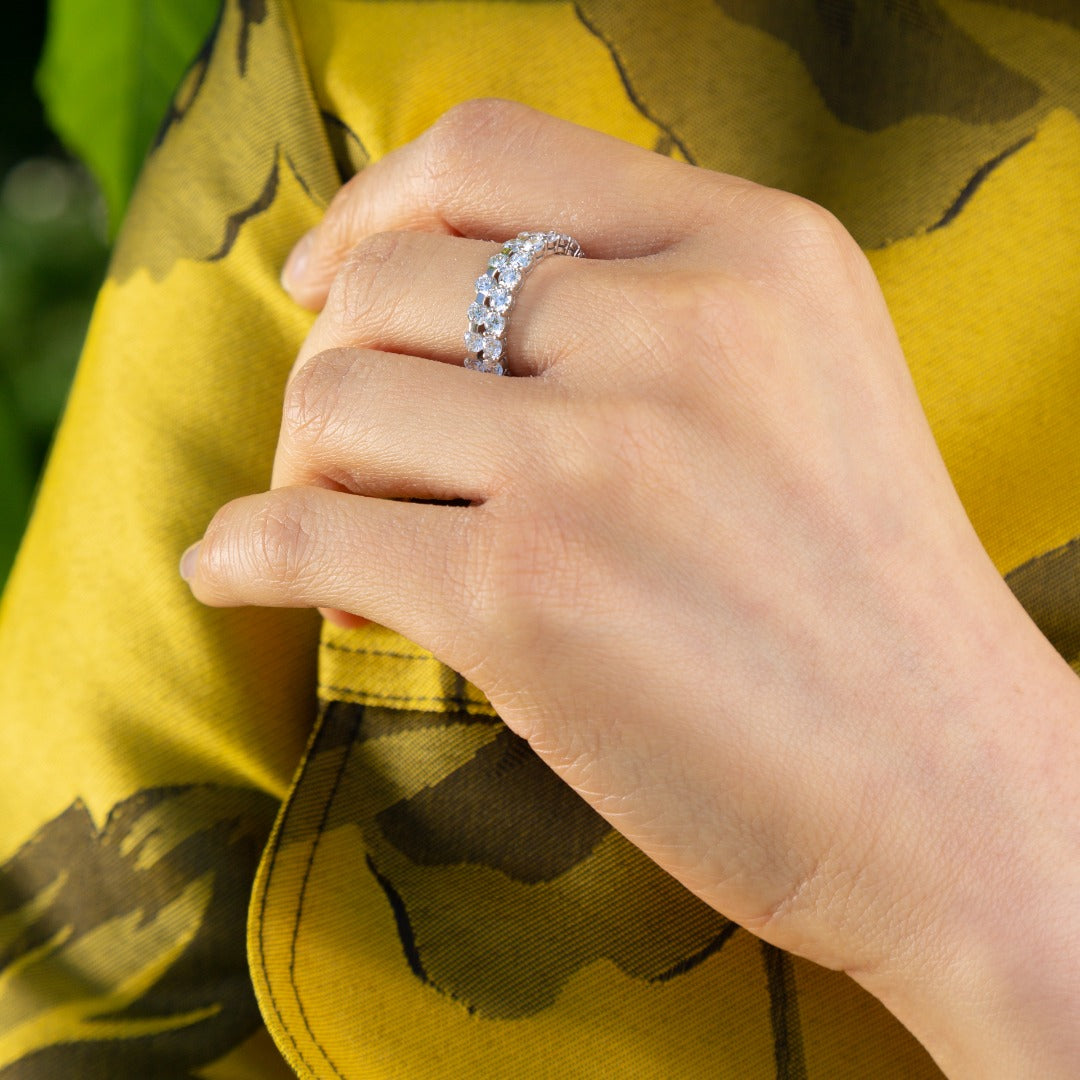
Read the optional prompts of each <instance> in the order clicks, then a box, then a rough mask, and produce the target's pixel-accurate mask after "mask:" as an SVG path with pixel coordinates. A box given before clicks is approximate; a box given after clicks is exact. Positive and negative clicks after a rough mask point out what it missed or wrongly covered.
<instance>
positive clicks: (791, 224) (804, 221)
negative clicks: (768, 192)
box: [770, 192, 858, 275]
mask: <svg viewBox="0 0 1080 1080" xmlns="http://www.w3.org/2000/svg"><path fill="white" fill-rule="evenodd" d="M770 209H771V221H770V226H771V227H770V233H771V240H772V242H773V245H774V250H775V251H776V252H777V255H778V256H779V257H780V259H781V260H782V261H783V262H784V263H785V264H788V265H792V264H794V266H795V267H797V268H801V269H803V270H805V271H809V272H810V273H813V274H815V275H816V274H820V273H821V272H822V270H823V269H828V268H830V267H834V266H838V265H842V264H844V263H845V262H846V261H847V260H848V259H849V258H850V256H851V253H852V249H853V248H854V249H855V250H858V247H857V245H856V244H855V241H854V239H852V236H851V234H850V233H849V232H848V231H847V229H845V228H844V226H843V225H842V224H841V222H840V220H839V219H838V218H837V217H836V216H835V215H834V214H832V213H831V212H830V211H828V210H826V209H825V207H823V206H820V205H819V204H818V203H815V202H811V201H810V200H809V199H804V198H802V197H801V196H799V195H792V194H790V193H788V192H779V193H777V194H776V196H775V198H774V200H773V204H772V206H771V208H770Z"/></svg>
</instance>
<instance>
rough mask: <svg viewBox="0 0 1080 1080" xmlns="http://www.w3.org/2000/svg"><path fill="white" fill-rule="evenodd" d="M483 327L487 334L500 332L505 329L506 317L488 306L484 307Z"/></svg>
mask: <svg viewBox="0 0 1080 1080" xmlns="http://www.w3.org/2000/svg"><path fill="white" fill-rule="evenodd" d="M482 321H483V323H484V329H485V330H486V331H487V332H488V333H489V334H501V333H502V332H503V330H505V329H506V319H505V317H504V316H502V315H500V314H499V313H498V312H497V311H492V310H491V309H490V308H485V309H484V318H483V320H482Z"/></svg>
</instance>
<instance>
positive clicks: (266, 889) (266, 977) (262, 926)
mask: <svg viewBox="0 0 1080 1080" xmlns="http://www.w3.org/2000/svg"><path fill="white" fill-rule="evenodd" d="M323 723H325V714H324V717H323V719H322V722H321V723H320V730H319V734H321V732H322V724H323ZM354 727H355V724H354ZM354 734H355V731H354ZM317 744H318V734H317V735H316V736H315V737H314V738H313V739H312V742H311V749H310V751H309V753H308V756H307V759H306V761H305V762H304V767H303V769H302V770H301V773H300V777H299V778H298V780H297V783H296V786H295V788H294V790H293V795H294V797H295V794H296V792H298V791H299V790H300V788H301V786H302V784H303V781H304V775H305V774H306V773H307V771H308V768H309V767H310V765H311V762H312V761H313V760H314V758H315V755H316V746H317ZM354 744H355V743H354V740H350V743H349V748H348V750H347V751H346V752H345V753H344V754H343V755H342V763H341V767H340V768H339V769H338V774H337V776H336V777H335V778H334V784H333V787H332V788H331V791H330V794H329V796H328V797H327V800H326V804H325V806H324V807H323V818H322V821H321V822H320V823H319V830H318V832H317V834H316V837H315V840H314V842H313V843H312V846H311V851H310V852H309V853H308V862H307V866H306V867H305V868H304V881H303V884H302V886H301V889H300V894H299V898H298V901H297V907H296V917H295V921H294V923H293V937H292V943H291V946H290V956H289V984H290V985H291V986H292V988H293V995H294V997H295V998H296V1003H297V1005H298V1007H299V1009H300V1015H301V1017H302V1018H303V1021H304V1027H305V1028H306V1029H307V1032H308V1034H309V1035H310V1036H311V1040H312V1042H313V1043H314V1044H315V1046H316V1047H317V1048H318V1050H319V1051H320V1053H321V1054H322V1055H323V1057H324V1058H325V1059H326V1061H327V1063H328V1064H329V1066H330V1068H331V1069H333V1070H334V1074H335V1075H336V1076H337V1077H339V1080H347V1078H346V1077H345V1076H344V1074H343V1073H342V1072H341V1071H340V1070H339V1069H338V1067H337V1065H335V1064H334V1061H333V1059H332V1058H331V1057H330V1055H329V1054H328V1053H327V1052H326V1048H325V1047H324V1046H323V1045H322V1043H321V1042H320V1041H319V1039H318V1038H317V1037H316V1035H315V1033H314V1032H313V1031H312V1030H311V1025H310V1024H309V1023H308V1019H307V1013H306V1012H305V1011H304V1005H303V1002H302V1001H301V1000H300V992H299V989H298V987H297V985H296V981H295V978H294V975H295V960H296V937H297V934H298V933H299V928H300V908H301V907H302V906H303V896H304V891H305V890H306V888H307V881H308V877H309V876H310V874H311V867H312V864H313V863H314V861H315V853H316V851H317V850H318V846H319V841H320V840H321V838H322V827H323V825H325V824H326V818H327V816H328V814H329V808H330V804H331V802H332V801H333V798H334V795H335V794H336V792H337V789H338V785H339V784H340V783H341V778H342V776H343V775H344V773H345V766H346V764H347V763H348V760H349V756H350V754H351V753H352V748H353V746H354ZM292 809H293V804H292V802H290V803H289V805H288V807H287V808H286V810H285V817H284V818H283V819H282V822H281V828H280V829H279V831H278V834H277V836H276V838H275V840H274V846H273V850H272V851H271V853H270V865H269V866H268V867H267V870H266V883H265V885H264V886H263V894H262V899H261V901H260V903H259V967H260V968H261V969H262V976H263V983H264V985H265V986H266V989H267V993H268V995H269V997H270V1005H271V1007H272V1008H273V1010H274V1015H275V1016H276V1017H277V1020H278V1023H279V1024H280V1025H281V1030H282V1031H284V1032H285V1034H286V1035H288V1037H289V1041H290V1042H291V1043H292V1044H293V1049H294V1050H295V1051H296V1056H297V1057H298V1058H299V1059H300V1060H301V1061H302V1062H303V1064H304V1067H305V1068H306V1069H307V1070H308V1072H309V1073H311V1075H312V1076H318V1073H317V1072H316V1070H315V1069H314V1068H312V1066H311V1063H310V1062H309V1061H308V1060H307V1058H306V1057H304V1054H303V1052H302V1051H301V1049H300V1045H299V1043H297V1041H296V1036H295V1035H294V1034H293V1032H292V1029H291V1028H290V1027H289V1024H288V1021H287V1020H286V1019H285V1017H284V1015H283V1014H282V1011H281V1007H280V1006H279V1004H278V996H277V994H276V993H275V991H274V983H273V981H272V980H271V978H270V972H269V970H268V968H267V963H266V904H267V897H268V896H269V894H270V882H271V880H272V879H273V877H274V867H275V865H276V863H277V857H278V853H279V852H280V851H281V842H282V837H284V835H285V826H286V824H287V822H288V818H289V816H290V814H291V813H292Z"/></svg>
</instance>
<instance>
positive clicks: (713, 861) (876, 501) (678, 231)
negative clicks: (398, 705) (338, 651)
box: [186, 102, 1080, 1076]
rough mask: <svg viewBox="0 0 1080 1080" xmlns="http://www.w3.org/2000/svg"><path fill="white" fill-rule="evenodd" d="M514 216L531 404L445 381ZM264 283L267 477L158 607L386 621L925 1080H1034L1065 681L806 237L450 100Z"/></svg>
mask: <svg viewBox="0 0 1080 1080" xmlns="http://www.w3.org/2000/svg"><path fill="white" fill-rule="evenodd" d="M527 229H557V230H559V231H561V232H565V233H569V234H571V235H573V236H574V237H575V238H576V239H577V240H578V241H579V242H580V243H581V245H582V247H583V248H584V250H585V253H586V255H587V256H588V258H587V259H570V258H558V257H552V258H548V259H546V260H545V261H544V262H543V263H541V264H540V265H539V266H537V267H536V268H535V269H534V270H533V271H532V272H531V273H530V274H529V276H528V278H527V279H526V281H525V282H524V285H523V287H522V290H521V294H520V298H519V300H518V302H517V304H516V306H515V308H514V310H513V313H512V317H511V319H510V322H509V326H508V331H507V353H508V356H509V357H510V367H511V369H512V371H513V373H514V374H515V375H517V376H532V377H518V378H497V377H489V376H484V375H478V374H476V373H474V372H471V371H467V370H463V369H462V368H461V366H460V364H461V360H462V356H463V355H464V347H463V344H462V332H463V330H464V329H465V325H466V314H465V313H466V308H467V307H468V305H469V303H470V301H471V300H472V299H473V291H474V286H473V283H474V281H475V279H476V278H477V276H478V275H479V274H481V273H482V272H483V269H484V266H485V264H486V263H487V260H488V259H489V258H490V256H491V255H493V254H494V253H495V252H497V251H498V249H499V244H498V243H493V242H492V241H501V240H503V239H505V238H507V237H510V236H513V235H515V234H516V233H517V232H519V231H521V230H527ZM286 281H287V283H288V284H289V287H290V289H291V291H292V292H293V294H294V296H296V297H297V298H298V299H299V300H301V301H302V302H304V303H306V304H307V305H309V306H311V307H314V308H319V307H322V314H321V315H320V317H319V318H318V320H317V322H316V324H315V326H314V328H313V330H312V332H311V335H310V336H309V338H308V340H307V341H306V342H305V344H304V347H303V349H302V351H301V353H300V357H299V359H298V361H297V364H296V366H295V368H294V370H293V373H292V376H291V378H290V381H289V385H288V387H287V390H286V395H285V406H284V418H283V423H282V430H281V438H280V442H279V445H278V452H277V458H276V461H275V463H274V475H273V490H271V491H270V492H267V493H265V494H260V495H252V496H250V497H248V498H244V499H239V500H236V501H235V502H232V503H230V504H228V505H227V506H224V507H223V508H222V509H221V510H220V511H219V512H218V514H217V515H216V516H215V518H214V520H213V521H212V522H211V524H210V526H209V528H208V529H207V532H206V535H205V537H204V539H203V541H202V543H201V545H200V546H199V547H198V549H197V550H196V551H194V552H192V553H191V554H190V555H189V557H188V558H187V560H186V564H187V571H188V576H189V578H190V583H191V587H192V589H193V591H194V593H195V595H196V596H197V597H198V598H199V599H200V600H202V601H203V602H205V603H209V604H217V605H230V604H261V605H293V606H296V605H303V606H315V605H323V606H326V607H332V608H336V609H340V610H341V611H343V612H348V613H351V614H352V615H353V616H360V617H363V618H368V619H374V620H376V621H378V622H380V623H383V624H385V625H387V626H389V627H392V628H393V629H395V630H397V631H400V632H401V633H402V634H404V635H406V636H407V637H409V638H411V639H413V640H414V641H416V642H417V643H419V644H421V645H423V646H425V647H426V648H428V649H430V650H431V651H432V652H433V653H435V655H437V656H438V657H439V658H440V659H442V660H443V661H445V662H446V663H447V664H449V665H451V666H452V667H453V668H455V669H456V670H458V671H459V672H461V673H463V674H464V675H466V676H467V677H468V678H469V679H470V680H471V681H472V682H474V683H475V684H476V685H477V686H478V687H479V688H480V689H481V690H483V691H484V692H485V693H486V694H487V695H488V697H489V698H490V700H491V702H492V704H493V705H494V706H495V708H496V709H497V710H498V712H499V715H500V716H501V717H502V718H503V719H504V720H505V721H506V723H507V724H508V725H509V726H510V727H511V728H512V729H513V730H514V731H516V732H518V733H519V734H521V735H523V736H524V737H526V738H527V739H528V740H529V742H530V743H531V745H532V746H533V748H534V749H535V750H536V751H537V753H539V754H540V756H541V757H542V758H543V759H544V760H545V761H546V762H547V763H548V764H549V765H550V766H551V767H552V768H553V769H555V770H556V771H557V772H558V773H559V775H560V776H562V777H563V778H564V779H565V780H566V781H567V783H569V784H571V785H572V786H573V787H574V788H575V789H576V790H577V791H578V792H579V793H580V794H581V795H582V796H583V797H584V798H586V799H587V800H589V802H591V803H592V805H593V806H595V807H596V809H597V810H599V811H600V813H602V814H603V815H604V816H605V817H606V818H607V819H608V820H609V821H610V822H611V823H612V824H613V825H614V826H615V827H616V828H618V829H619V830H620V831H622V832H623V833H624V834H625V835H626V836H627V837H629V839H630V840H632V841H633V842H634V843H636V844H638V845H639V846H640V847H641V848H642V849H643V850H644V851H645V852H646V853H647V854H648V855H650V856H651V857H652V858H653V859H655V860H656V861H657V862H658V863H659V864H660V865H661V866H663V867H664V868H666V869H667V870H668V871H669V872H670V873H672V874H673V875H675V876H676V877H677V878H678V879H679V880H681V881H682V882H684V883H685V884H686V885H687V886H688V887H689V888H690V889H692V890H693V891H694V892H695V893H697V894H698V895H699V896H700V897H702V898H703V899H704V900H706V901H707V902H708V903H710V904H712V905H713V906H714V907H716V908H717V909H718V910H720V911H721V912H723V913H724V914H725V915H728V916H729V917H731V918H733V919H735V920H737V921H738V922H740V923H741V924H742V925H744V926H746V927H747V928H749V929H751V930H753V931H754V932H756V933H758V934H760V935H761V936H762V937H763V938H766V939H767V940H769V941H771V942H772V943H774V944H776V945H779V946H782V947H784V948H787V949H791V950H793V951H795V952H798V953H801V954H803V955H805V956H807V957H810V958H811V959H813V960H816V961H818V962H820V963H824V964H827V965H830V966H834V967H842V968H844V969H846V970H849V971H851V972H852V974H854V975H855V976H856V977H857V978H859V979H860V981H862V982H863V983H864V984H865V985H867V986H868V987H869V988H870V989H871V990H873V991H874V992H875V993H877V994H879V996H881V997H882V998H883V1000H884V1001H885V1002H886V1004H887V1005H888V1006H889V1007H890V1008H892V1009H893V1010H894V1011H895V1012H896V1013H897V1014H898V1015H899V1016H900V1017H901V1019H903V1020H904V1021H905V1022H906V1023H908V1024H909V1026H911V1027H912V1029H913V1030H914V1031H915V1033H916V1034H917V1035H918V1036H919V1037H920V1038H922V1039H923V1040H924V1041H925V1042H926V1043H927V1044H928V1046H929V1047H930V1049H931V1051H932V1052H934V1053H935V1054H936V1055H937V1057H938V1059H939V1061H940V1062H941V1064H942V1065H943V1066H944V1067H945V1068H946V1069H948V1070H951V1071H953V1072H954V1074H955V1075H958V1076H959V1075H978V1076H992V1075H1001V1076H1005V1075H1008V1076H1021V1075H1027V1072H1026V1071H1024V1070H1026V1069H1028V1068H1030V1069H1031V1070H1032V1073H1031V1074H1032V1075H1035V1071H1036V1068H1035V1066H1036V1065H1037V1066H1038V1069H1037V1071H1038V1074H1039V1075H1041V1076H1050V1075H1057V1073H1055V1072H1054V1071H1053V1070H1054V1069H1057V1070H1058V1071H1059V1072H1060V1074H1061V1075H1065V1073H1064V1071H1062V1069H1063V1067H1065V1066H1066V1065H1067V1061H1068V1060H1072V1059H1071V1054H1072V1053H1076V1052H1078V1045H1077V1041H1076V1040H1077V1038H1080V1037H1077V1036H1075V1034H1071V1035H1067V1032H1066V1029H1065V1028H1059V1029H1055V1030H1057V1031H1058V1033H1059V1035H1061V1036H1062V1038H1066V1036H1067V1039H1071V1040H1072V1042H1071V1046H1068V1047H1065V1048H1064V1049H1063V1048H1062V1043H1061V1041H1060V1039H1059V1040H1058V1042H1056V1043H1055V1040H1054V1039H1053V1038H1052V1037H1050V1036H1049V1035H1047V1032H1046V1031H1045V1030H1044V1026H1040V1025H1045V1015H1046V1009H1047V1008H1048V1004H1047V1003H1048V1002H1050V1001H1054V1002H1061V1001H1062V1000H1064V1002H1065V1003H1066V1005H1068V1003H1069V1002H1070V1001H1071V1007H1072V1008H1076V1007H1077V1004H1078V1002H1080V991H1078V982H1080V979H1078V978H1077V976H1076V967H1077V964H1078V963H1080V959H1078V958H1080V951H1078V944H1080V943H1078V939H1080V930H1078V928H1077V918H1078V917H1077V906H1076V902H1075V901H1076V895H1077V892H1076V890H1077V887H1078V886H1080V874H1078V872H1077V869H1076V866H1077V862H1078V860H1077V852H1078V842H1077V825H1076V822H1077V820H1080V813H1078V811H1080V796H1078V793H1077V783H1076V777H1077V776H1078V775H1080V750H1078V741H1077V731H1078V729H1080V722H1077V721H1078V717H1080V706H1078V700H1080V693H1078V689H1077V688H1078V686H1080V684H1078V683H1077V680H1076V678H1075V676H1074V675H1073V673H1072V672H1071V671H1070V670H1069V668H1068V667H1067V666H1066V665H1065V664H1064V662H1063V661H1062V660H1061V659H1060V658H1059V657H1058V656H1057V654H1056V653H1055V652H1054V651H1053V649H1052V648H1051V647H1050V645H1049V644H1048V643H1047V642H1046V641H1045V639H1044V638H1043V637H1042V636H1041V635H1040V634H1039V633H1038V631H1037V630H1036V629H1035V627H1034V625H1033V624H1032V623H1031V622H1030V621H1029V620H1028V619H1027V617H1026V615H1025V614H1024V612H1023V610H1022V609H1021V608H1020V607H1019V605H1018V604H1017V603H1016V601H1015V600H1014V599H1013V597H1012V595H1011V593H1010V592H1009V590H1008V589H1007V587H1006V586H1005V585H1004V583H1003V582H1002V580H1001V577H1000V575H999V574H998V573H997V572H996V570H995V569H994V567H993V565H992V564H991V562H990V560H989V558H988V557H987V555H986V553H985V552H984V550H983V548H982V547H981V545H980V543H979V541H978V539H977V537H976V536H975V534H974V532H973V530H972V528H971V526H970V524H969V522H968V520H967V517H966V515H965V513H964V510H963V508H962V506H961V505H960V503H959V500H958V498H957V496H956V494H955V491H954V490H953V487H952V484H951V482H950V480H949V477H948V475H947V473H946V470H945V468H944V465H943V463H942V461H941V459H940V457H939V454H938V451H937V448H936V446H935V444H934V440H933V438H932V436H931V433H930V431H929V428H928V425H927V422H926V419H925V417H924V414H923V411H922V409H921V407H920V404H919V401H918V399H917V397H916V394H915V391H914V388H913V386H912V383H911V380H910V377H909V375H908V371H907V367H906V365H905V362H904V358H903V355H902V353H901V350H900V346H899V344H898V341H897V338H896V335H895V332H894V330H893V327H892V323H891V321H890V318H889V314H888V312H887V310H886V307H885V304H884V301H883V299H882V296H881V294H880V291H879V289H878V286H877V283H876V281H875V279H874V276H873V273H872V272H871V270H870V268H869V266H868V264H867V262H866V260H865V259H864V258H863V256H862V254H861V252H860V251H859V249H858V248H857V246H856V245H855V243H854V242H853V241H852V240H851V238H850V237H849V236H848V234H847V233H846V232H845V230H844V229H843V228H842V226H841V225H840V224H839V223H838V222H837V221H836V220H835V219H834V218H832V217H831V216H830V215H829V214H828V213H827V212H825V211H824V210H822V209H821V208H820V207H818V206H815V205H813V204H811V203H809V202H806V201H805V200H803V199H800V198H797V197H795V196H793V195H788V194H785V193H782V192H779V191H774V190H770V189H766V188H763V187H759V186H757V185H755V184H753V183H750V182H748V181H745V180H740V179H736V178H733V177H730V176H724V175H720V174H716V173H712V172H707V171H704V170H700V169H696V168H692V167H690V166H686V165H681V164H678V163H676V162H673V161H670V160H668V159H666V158H663V157H660V156H658V155H655V154H652V153H648V152H646V151H643V150H639V149H637V148H634V147H631V146H628V145H626V144H624V143H622V142H619V141H617V140H614V139H611V138H608V137H606V136H603V135H600V134H597V133H595V132H591V131H588V130H585V129H582V128H579V127H575V126H573V125H571V124H568V123H565V122H562V121H559V120H555V119H552V118H551V117H548V116H544V115H542V114H539V113H536V112H533V111H531V110H529V109H526V108H524V107H522V106H517V105H513V104H510V103H506V102H474V103H470V104H467V105H463V106H460V107H458V108H456V109H454V110H452V111H451V112H450V113H448V114H447V115H446V116H444V117H443V118H442V119H441V120H440V121H439V122H438V123H437V124H436V125H435V126H434V127H433V128H431V129H430V130H429V131H428V132H427V133H426V134H425V135H424V136H422V137H421V138H420V139H418V140H417V141H415V142H414V143H411V144H409V145H407V146H405V147H403V148H401V149H400V150H398V151H396V152H395V153H393V154H390V155H389V156H388V157H387V158H385V159H384V160H383V161H381V162H379V163H378V164H376V165H374V166H372V167H371V168H369V169H367V170H366V171H365V172H363V173H362V174H360V175H359V176H357V177H356V178H355V179H354V180H353V181H351V182H350V183H349V184H348V185H347V186H346V187H345V188H344V189H342V191H341V193H340V194H339V196H338V197H337V198H336V199H335V201H334V203H333V205H332V206H331V208H330V210H329V212H328V214H327V215H326V218H325V220H324V222H323V223H322V224H321V225H320V226H319V228H318V229H317V230H315V231H314V232H313V233H312V234H310V235H309V236H308V237H306V238H305V240H304V241H303V242H302V243H301V245H300V246H299V247H298V249H297V251H296V252H295V253H294V256H293V259H292V260H291V262H290V265H289V267H288V268H287V272H286ZM324 304H325V306H323V305H324ZM400 497H408V498H409V499H411V500H438V501H442V502H446V501H454V503H455V505H433V504H432V503H431V502H417V501H407V502H402V501H394V500H395V499H398V498H400ZM1070 713H1071V720H1070V718H1069V717H1070ZM1063 815H1064V817H1063ZM1063 821H1064V824H1063ZM1063 868H1064V869H1063ZM1070 890H1071V891H1070ZM1070 897H1071V901H1070V899H1069V898H1070ZM1021 927H1022V930H1021V929H1020V928H1021ZM1020 933H1023V934H1024V936H1025V940H1024V941H1023V942H1022V949H1023V950H1034V952H1035V954H1036V955H1037V956H1038V957H1039V958H1040V960H1039V962H1040V964H1041V965H1042V967H1041V970H1040V971H1039V972H1038V978H1037V979H1036V978H1035V977H1034V973H1031V972H1028V970H1027V968H1026V967H1025V964H1026V960H1024V961H1022V960H1021V959H1020V957H1019V953H1017V952H1015V951H1014V950H1016V947H1017V943H1016V937H1017V935H1018V934H1020ZM1063 935H1064V940H1062V936H1063ZM1010 939H1011V940H1010ZM1061 950H1064V955H1065V957H1066V959H1067V961H1068V964H1067V966H1066V967H1063V966H1062V961H1061ZM1024 955H1025V956H1026V955H1027V953H1025V954H1024ZM1070 973H1071V974H1070ZM1070 980H1071V981H1070ZM1048 986H1049V987H1051V988H1052V989H1051V990H1050V992H1049V993H1045V992H1044V993H1043V994H1042V1001H1041V1005H1040V1011H1038V1012H1037V1013H1036V1014H1034V1015H1029V1014H1028V1013H1027V1012H1025V1011H1024V1008H1019V1007H1014V1006H1016V1002H1015V1001H1014V997H1015V995H1016V994H1022V995H1031V994H1033V993H1035V992H1036V991H1035V989H1033V987H1039V988H1042V990H1045V989H1046V988H1047V987H1048ZM1040 992H1041V991H1040ZM1063 993H1064V995H1065V996H1064V998H1063V997H1062V994H1063ZM1069 994H1072V995H1074V996H1073V997H1072V998H1071V999H1070V998H1069V996H1068V995H1069ZM1059 1007H1060V1006H1059ZM1074 1019H1075V1017H1074ZM1065 1055H1070V1056H1069V1057H1068V1058H1067V1057H1066V1056H1065ZM1033 1063H1034V1064H1033ZM1018 1070H1019V1071H1018Z"/></svg>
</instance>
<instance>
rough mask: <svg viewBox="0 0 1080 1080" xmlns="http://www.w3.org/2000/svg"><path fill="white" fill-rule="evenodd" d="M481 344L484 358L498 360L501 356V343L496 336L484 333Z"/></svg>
mask: <svg viewBox="0 0 1080 1080" xmlns="http://www.w3.org/2000/svg"><path fill="white" fill-rule="evenodd" d="M483 345H484V359H485V360H498V359H499V357H500V356H502V350H503V344H502V342H501V341H500V340H499V339H498V338H497V337H492V336H491V335H490V334H485V335H484V341H483Z"/></svg>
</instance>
